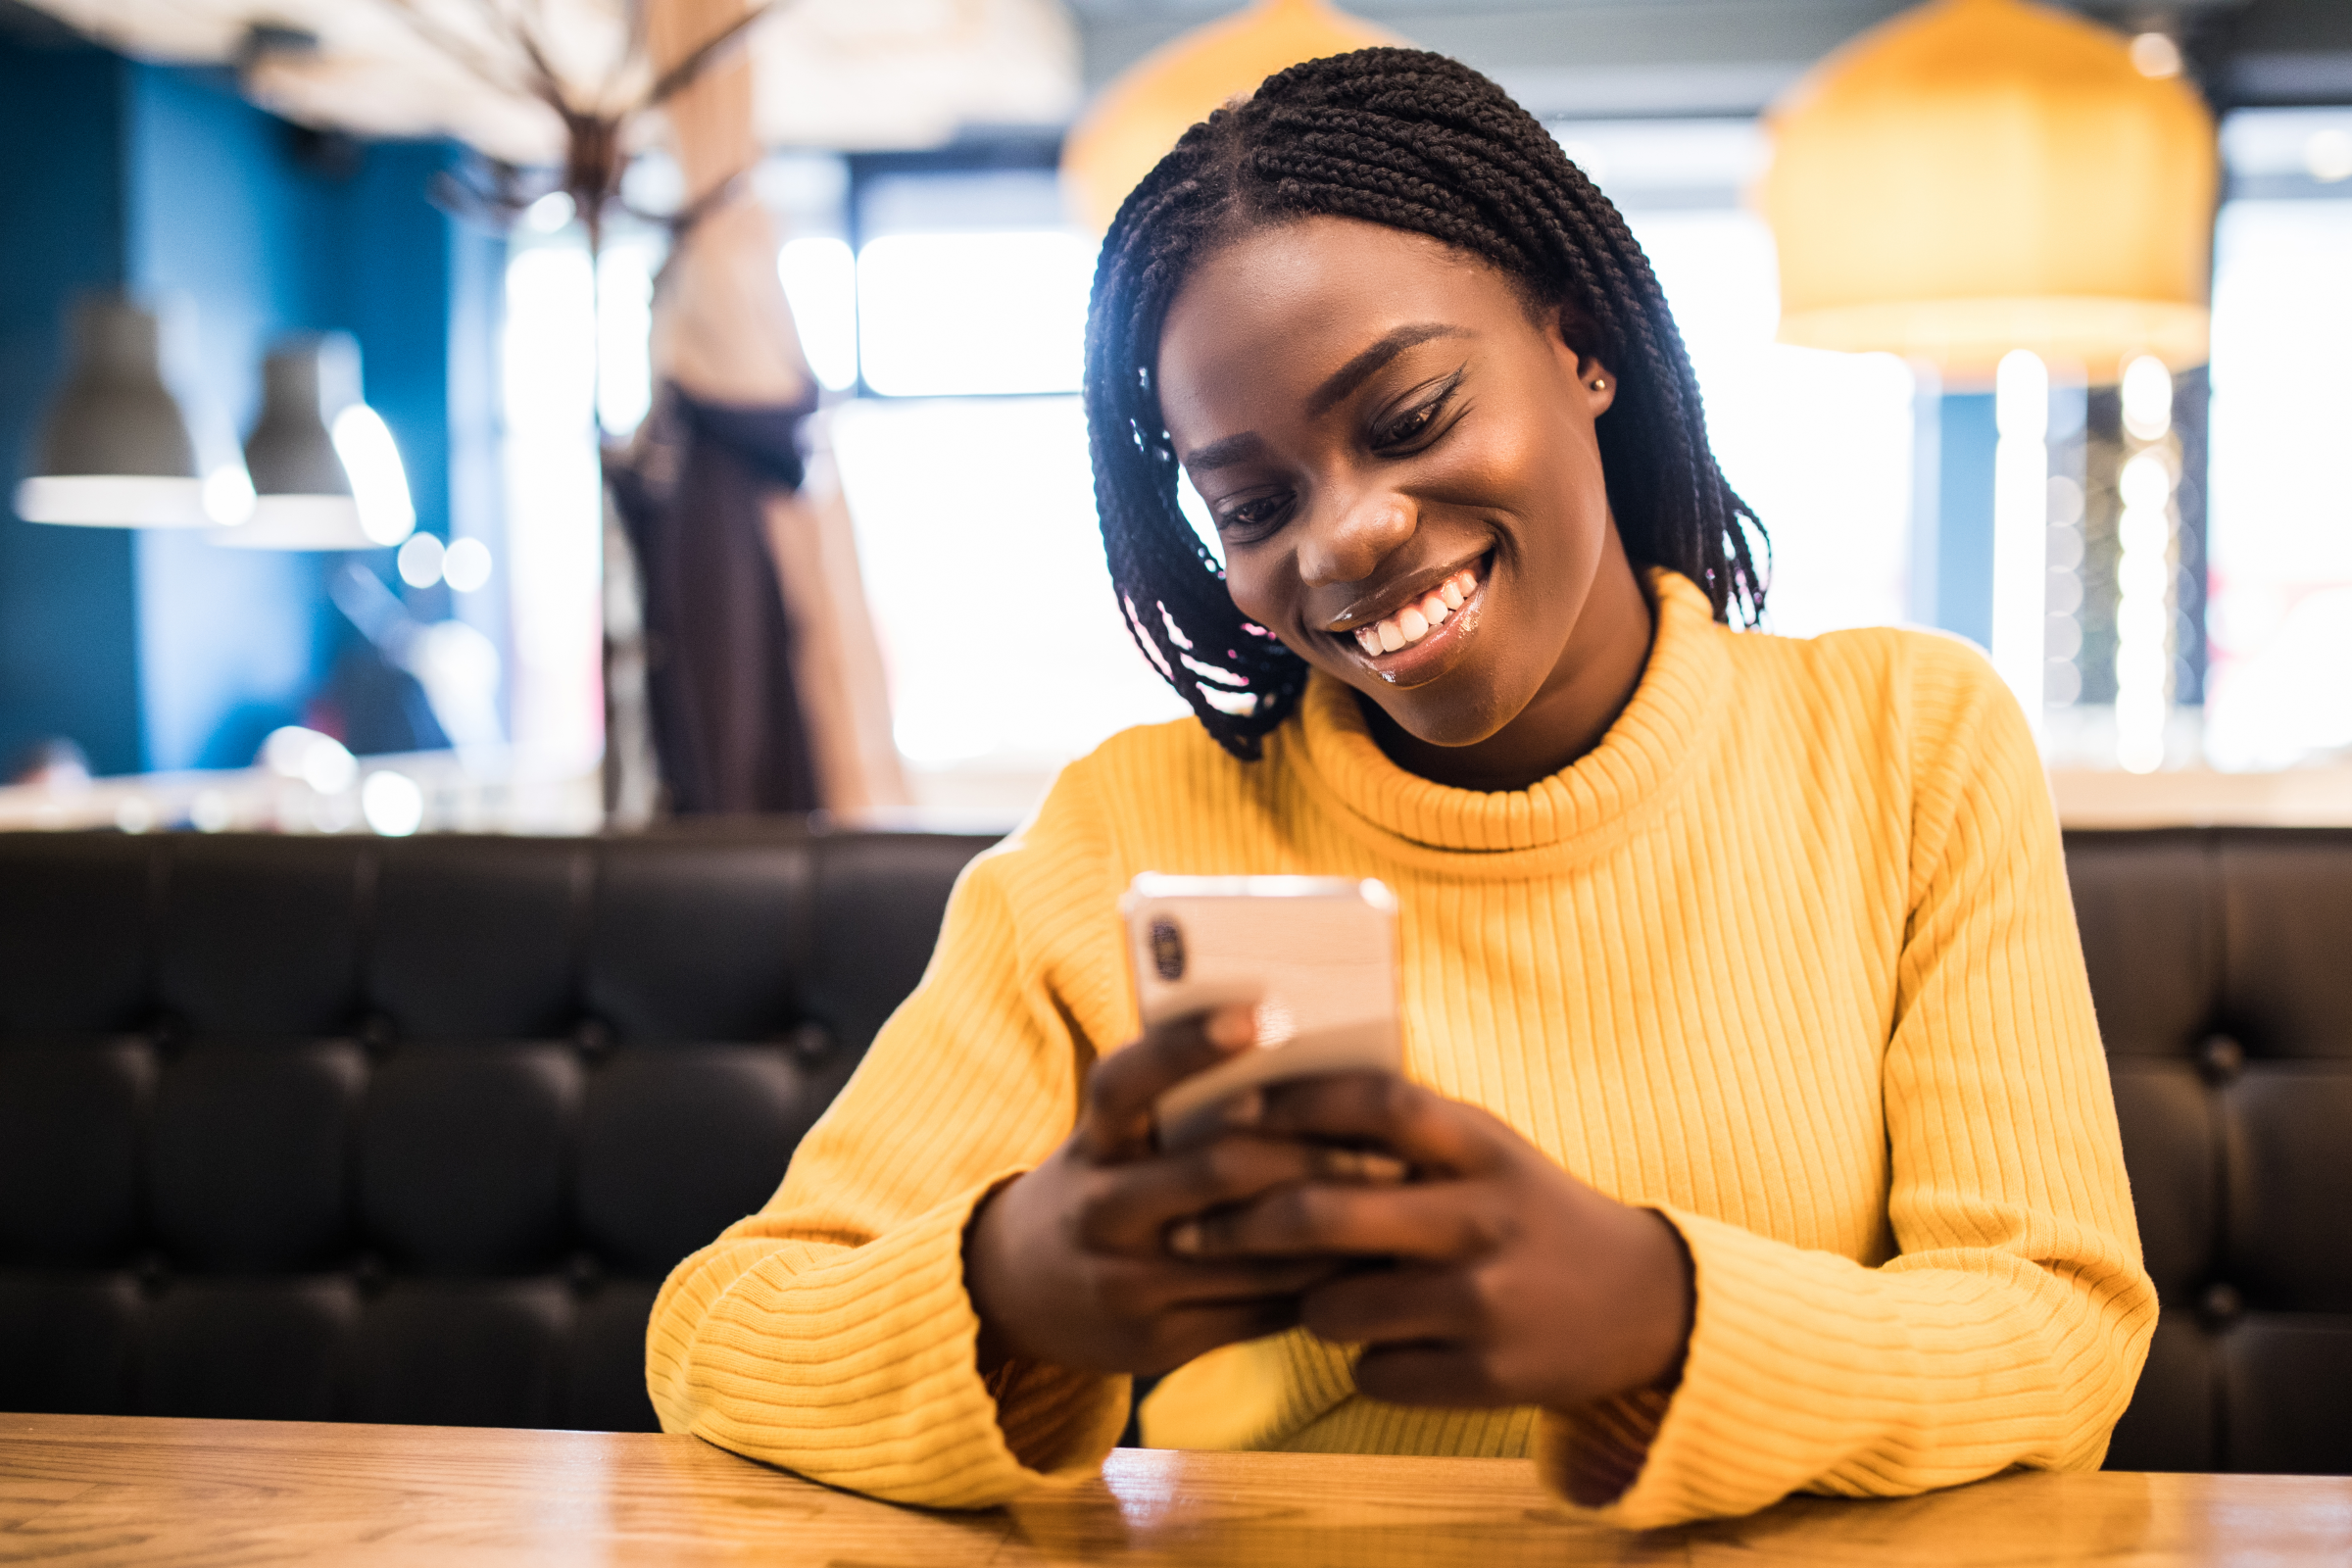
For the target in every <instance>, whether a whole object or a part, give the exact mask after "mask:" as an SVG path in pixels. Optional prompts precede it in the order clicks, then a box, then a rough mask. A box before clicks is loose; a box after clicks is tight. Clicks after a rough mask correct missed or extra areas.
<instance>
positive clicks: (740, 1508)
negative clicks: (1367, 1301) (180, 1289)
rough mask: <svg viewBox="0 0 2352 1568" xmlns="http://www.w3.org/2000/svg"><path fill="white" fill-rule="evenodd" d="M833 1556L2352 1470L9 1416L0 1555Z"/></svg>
mask: <svg viewBox="0 0 2352 1568" xmlns="http://www.w3.org/2000/svg"><path fill="white" fill-rule="evenodd" d="M305 1560H317V1561H321V1562H330V1563H335V1564H346V1563H348V1564H359V1565H370V1564H386V1563H430V1564H436V1565H442V1564H446V1565H452V1568H468V1565H474V1564H492V1563H500V1564H503V1563H526V1562H527V1563H532V1564H540V1563H559V1564H560V1563H575V1562H576V1563H620V1562H649V1563H702V1562H757V1563H760V1564H803V1563H806V1564H826V1565H831V1568H929V1565H933V1564H938V1565H948V1564H981V1563H986V1564H990V1565H993V1568H1033V1565H1040V1564H1051V1563H1075V1562H1101V1561H1105V1560H1109V1561H1127V1562H1135V1563H1152V1564H1162V1565H1175V1564H1193V1563H1198V1564H1203V1565H1206V1564H1216V1565H1219V1568H1225V1565H1234V1568H1248V1565H1251V1564H1261V1563H1262V1564H1267V1565H1270V1568H1316V1565H1324V1564H1328V1565H1333V1568H1338V1565H1342V1564H1348V1565H1355V1564H1362V1565H1366V1568H1374V1565H1396V1568H1407V1565H1411V1568H1421V1565H1424V1564H1432V1565H1440V1568H1444V1565H1450V1564H1460V1565H1464V1568H1509V1565H1512V1564H1517V1563H1543V1564H1545V1565H1546V1568H1557V1565H1562V1564H1576V1563H1642V1564H1684V1563H1689V1564H1717V1563H1720V1564H1726V1565H1731V1564H1740V1565H1750V1564H1796V1563H1803V1564H1824V1565H1830V1564H1841V1563H1851V1564H1870V1565H1872V1568H1879V1565H1884V1564H1902V1563H1936V1564H1951V1563H1967V1564H1980V1565H1985V1564H2006V1563H2017V1564H2034V1565H2036V1568H2039V1565H2043V1564H2064V1563H2090V1562H2096V1563H2099V1564H2102V1565H2119V1564H2171V1563H2254V1562H2260V1563H2266V1564H2276V1563H2304V1562H2309V1563H2328V1564H2343V1563H2347V1562H2352V1480H2344V1479H2337V1478H2307V1477H2291V1476H2168V1475H2133V1474H2100V1475H2080V1476H2047V1475H2017V1476H2008V1477H2003V1478H2001V1479H1999V1480H1995V1481H1987V1482H1983V1483H1980V1484H1978V1485H1976V1486H1973V1487H1967V1488H1963V1489H1961V1490H1959V1491H1956V1492H1946V1493H1939V1494H1936V1495H1932V1496H1927V1497H1916V1498H1908V1499H1904V1500H1899V1501H1892V1502H1833V1501H1828V1500H1825V1499H1821V1498H1811V1497H1800V1498H1794V1499H1791V1500H1790V1501H1789V1502H1785V1503H1783V1504H1781V1505H1780V1506H1779V1507H1777V1508H1773V1509H1771V1510H1769V1511H1767V1512H1765V1513H1761V1514H1758V1515H1756V1516H1754V1517H1753V1518H1749V1519H1742V1520H1737V1521H1732V1522H1728V1523H1717V1524H1707V1525H1694V1526H1691V1527H1688V1528H1685V1529H1680V1530H1666V1531H1656V1532H1652V1533H1650V1534H1647V1535H1633V1534H1628V1533H1625V1532H1621V1531H1610V1530H1602V1529H1598V1528H1596V1527H1594V1526H1593V1525H1590V1524H1586V1523H1583V1522H1581V1521H1578V1520H1575V1519H1572V1518H1570V1517H1569V1516H1568V1514H1567V1513H1566V1512H1565V1511H1564V1510H1563V1509H1562V1508H1561V1507H1560V1506H1559V1505H1558V1504H1557V1503H1556V1502H1555V1501H1554V1500H1553V1499H1552V1498H1551V1497H1550V1496H1548V1495H1546V1494H1545V1493H1544V1492H1543V1491H1542V1489H1540V1488H1539V1487H1538V1486H1537V1484H1536V1478H1535V1472H1534V1469H1533V1467H1532V1466H1530V1465H1528V1464H1527V1463H1525V1462H1523V1461H1518V1460H1507V1459H1397V1458H1371V1457H1332V1456H1325V1455H1315V1454H1264V1453H1259V1454H1244V1453H1179V1452H1172V1451H1164V1450H1156V1449H1143V1448H1130V1449H1121V1450H1120V1451H1119V1452H1118V1453H1116V1454H1114V1455H1113V1456H1112V1458H1111V1461H1110V1463H1109V1464H1108V1466H1106V1467H1105V1470H1104V1474H1103V1479H1102V1480H1101V1481H1100V1482H1095V1483H1090V1484H1088V1485H1086V1486H1084V1487H1082V1488H1078V1489H1074V1490H1072V1491H1069V1492H1067V1493H1062V1494H1058V1495H1054V1496H1051V1497H1045V1498H1040V1499H1038V1500H1035V1501H1031V1502H1024V1503H1020V1504H1016V1505H1015V1506H1013V1507H1010V1508H1005V1509H1001V1510H996V1511H992V1512H988V1513H975V1514H943V1513H925V1512H920V1511H918V1510H915V1509H910V1508H894V1507H891V1506H889V1505H887V1504H884V1503H878V1502H870V1501H867V1500H866V1499H864V1498H862V1497H855V1496H851V1495H847V1494H845V1493H839V1492H832V1491H828V1490H827V1489H825V1488H823V1487H819V1486H815V1485H812V1484H810V1483H809V1482H806V1481H802V1480H799V1479H797V1478H795V1477H793V1476H789V1475H785V1474H783V1473H781V1472H779V1471H776V1470H771V1469H768V1468H766V1467H765V1466H762V1465H758V1464H753V1463H751V1462H750V1461H748V1460H744V1459H739V1458H736V1457H735V1456H733V1455H732V1454H728V1453H722V1452H721V1451H719V1450H718V1449H716V1448H712V1447H710V1446H707V1445H705V1444H702V1443H699V1442H696V1441H695V1440H694V1439H691V1438H668V1437H650V1436H643V1435H638V1434H615V1433H594V1432H497V1431H472V1430H464V1429H458V1428H449V1427H366V1426H312V1425H304V1424H296V1423H277V1422H263V1421H175V1420H163V1419H152V1418H143V1417H106V1416H23V1415H18V1416H0V1562H28V1561H38V1562H43V1563H73V1564H83V1563H108V1562H137V1563H171V1564H177V1565H186V1568H199V1565H204V1568H210V1565H218V1564H229V1563H285V1562H298V1561H305Z"/></svg>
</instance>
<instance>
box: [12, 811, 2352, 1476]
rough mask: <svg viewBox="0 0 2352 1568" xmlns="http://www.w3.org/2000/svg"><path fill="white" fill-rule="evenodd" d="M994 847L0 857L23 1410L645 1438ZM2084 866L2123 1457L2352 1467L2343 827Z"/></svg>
mask: <svg viewBox="0 0 2352 1568" xmlns="http://www.w3.org/2000/svg"><path fill="white" fill-rule="evenodd" d="M986 843H987V840H985V839H982V838H970V837H950V836H932V835H919V834H860V833H833V834H825V833H815V834H811V833H805V832H802V831H800V830H798V829H796V828H792V827H788V826H777V827H773V828H756V829H755V828H747V829H741V830H726V831H722V832H719V833H715V834H713V833H694V834H679V835H675V836H669V835H657V836H649V837H643V838H634V839H621V838H616V839H597V840H577V839H572V840H553V839H550V840H529V839H484V838H430V839H415V840H408V841H380V840H370V839H359V838H316V839H275V838H250V837H220V838H205V837H193V836H169V837H155V838H123V837H117V836H112V835H100V836H78V835H76V836H49V835H6V836H0V1409H15V1410H66V1411H89V1412H107V1411H135V1412H149V1413H159V1414H184V1415H215V1416H261V1417H281V1418H296V1419H345V1420H366V1421H397V1422H433V1423H445V1424H458V1425H505V1426H571V1427H599V1428H613V1429H635V1428H645V1427H650V1426H651V1425H652V1422H653V1412H652V1409H651V1408H650V1406H649V1405H648V1404H647V1401H646V1397H645V1393H644V1387H643V1381H642V1371H641V1368H642V1343H643V1333H644V1324H645V1318H646V1313H647V1309H648V1308H649V1307H650V1305H651V1303H652V1300H653V1297H654V1292H655V1290H656V1288H657V1287H658V1286H659V1284H660V1282H661V1280H662V1277H663V1275H664V1274H665V1273H666V1272H667V1271H668V1269H669V1267H670V1266H671V1265H672V1264H673V1263H675V1262H676V1261H677V1260H678V1259H679V1258H680V1257H682V1256H684V1255H685V1254H686V1253H687V1252H688V1251H691V1250H693V1249H694V1248H696V1247H698V1246H700V1245H701V1244H702V1243H704V1242H706V1241H708V1240H709V1239H710V1238H711V1236H713V1235H715V1234H716V1233H717V1231H718V1230H719V1229H720V1228H721V1227H722V1226H723V1225H725V1224H726V1223H727V1222H729V1221H730V1220H732V1219H734V1218H736V1217H737V1216H739V1215H741V1214H743V1213H745V1212H747V1211H749V1210H751V1209H753V1208H756V1207H758V1206H759V1204H760V1202H762V1201H764V1200H765V1199H766V1198H767V1196H768V1194H769V1193H770V1192H771V1191H772V1190H773V1189H774V1187H775V1184H776V1181H777V1179H778V1177H779V1176H780V1175H781V1173H782V1171H783V1169H784V1165H785V1162H786V1161H787V1159H788V1158H789V1157H790V1154H791V1152H792V1149H793V1147H794V1145H795V1144H796V1143H797V1142H798V1140H799V1139H800V1136H801V1134H802V1133H803V1132H804V1131H805V1130H806V1129H807V1128H808V1127H809V1123H810V1122H811V1121H813V1120H814V1119H815V1117H816V1116H817V1114H818V1113H819V1112H820V1111H822V1110H823V1108H824V1106H825V1104H826V1103H828V1102H829V1101H830V1099H831V1098H832V1096H833V1094H834V1093H835V1092H836V1091H837V1090H838V1089H839V1088H840V1086H841V1084H842V1083H843V1082H844V1080H845V1079H846V1078H847V1077H848V1075H849V1072H850V1070H851V1068H852V1067H853V1066H855V1064H856V1062H857V1060H858V1056H859V1054H861V1053H862V1052H863V1051H864V1049H865V1047H866V1045H867V1043H868V1042H869V1041H870V1040H871V1039H872V1038H873V1034H874V1031H875V1029H876V1028H877V1027H878V1026H879V1025H880V1024H881V1022H882V1020H883V1018H884V1017H885V1016H886V1015H887V1014H888V1013H889V1011H890V1009H891V1007H892V1006H893V1005H896V1003H897V1002H898V1000H899V999H900V998H901V997H902V996H904V995H905V994H906V992H907V990H908V989H909V988H910V987H911V986H912V985H913V984H914V981H915V979H916V977H917V976H918V975H919V974H920V973H921V970H922V966H923V962H924V960H925V958H926V957H927V956H928V955H929V952H930V947H931V943H932V939H933V937H934V935H935V934H936V931H937V928H938V923H939V915H940V910H941V907H942V906H943V904H944V903H945V900H946V897H947V893H948V888H949V886H950V884H951V883H952V882H953V880H954V878H955V876H956V871H957V870H958V869H960V867H961V866H962V865H963V863H964V862H965V861H966V860H967V859H968V858H970V857H971V856H972V855H974V854H975V853H977V852H978V851H979V849H981V848H982V847H983V846H984V845H985V844H986ZM2068 857H2069V863H2070V866H2071V869H2072V873H2073V877H2074V885H2075V896H2076V904H2077V907H2078V910H2079V912H2080V914H2081V918H2082V934H2083V946H2084V951H2085V953H2086V955H2087V956H2088V958H2089V962H2090V974H2091V985H2092V989H2093V991H2094V993H2095V994H2096V997H2097V1001H2098V1007H2099V1016H2100V1022H2101V1025H2102V1027H2103V1030H2104V1032H2105V1036H2106V1040H2107V1045H2108V1050H2109V1053H2110V1055H2111V1058H2112V1060H2113V1063H2114V1067H2115V1083H2116V1099H2117V1103H2118V1106H2119V1109H2120V1111H2121V1113H2122V1118H2123V1127H2124V1141H2125V1152H2126V1154H2127V1157H2128V1158H2129V1160H2130V1162H2131V1175H2132V1186H2133V1192H2134V1196H2135V1198H2136V1200H2137V1202H2138V1206H2139V1216H2140V1225H2141V1231H2142V1235H2143V1238H2144V1240H2145V1243H2146V1247H2147V1254H2148V1262H2149V1267H2150V1269H2151V1270H2152V1272H2153V1273H2154V1274H2155V1277H2156V1280H2157V1283H2158V1285H2159V1287H2160V1289H2161V1290H2162V1292H2163V1298H2164V1307H2165V1311H2164V1320H2163V1324H2162V1327H2161V1328H2160V1329H2159V1331H2158V1334H2157V1339H2156V1344H2155V1348H2154V1351H2153V1353H2152V1355H2151V1357H2150V1360H2149V1363H2148V1370H2147V1374H2146V1376H2145V1377H2144V1378H2143V1379H2142V1380H2141V1384H2140V1389H2139V1394H2138V1397H2137V1398H2136V1399H2135V1401H2134V1402H2133V1405H2132V1407H2131V1412H2130V1413H2129V1414H2128V1415H2127V1416H2126V1417H2125V1419H2124V1423H2123V1425H2122V1427H2121V1428H2120V1429H2119V1430H2118V1433H2117V1437H2116V1442H2115V1446H2114V1450H2113V1453H2112V1454H2111V1456H2110V1459H2109V1463H2110V1464H2111V1465H2112V1466H2114V1467H2117V1468H2144V1469H2189V1470H2240V1471H2245V1470H2255V1471H2303V1472H2339V1473H2340V1472H2352V1414H2348V1413H2347V1412H2352V833H2335V832H2316V831H2315V832H2293V831H2256V830H2216V831H2180V832H2160V833H2133V834H2127V833H2113V834H2076V835H2072V836H2070V838H2069V841H2068Z"/></svg>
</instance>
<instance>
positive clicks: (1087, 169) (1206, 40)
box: [1061, 0, 1404, 234]
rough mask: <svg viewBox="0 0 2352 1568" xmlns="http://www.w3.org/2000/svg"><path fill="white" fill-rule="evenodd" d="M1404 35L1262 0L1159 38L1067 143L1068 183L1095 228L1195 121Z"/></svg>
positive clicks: (1075, 205) (1285, 0)
mask: <svg viewBox="0 0 2352 1568" xmlns="http://www.w3.org/2000/svg"><path fill="white" fill-rule="evenodd" d="M1403 42H1404V40H1403V39H1402V38H1399V37H1398V36H1397V34H1395V33H1393V32H1391V31H1389V30H1388V29H1387V28H1386V27H1376V26H1374V25H1372V24H1371V23H1369V22H1364V21H1360V20H1358V19H1357V18H1355V17H1351V16H1348V14H1347V13H1345V12H1342V11H1335V10H1333V9H1332V8H1331V7H1330V6H1329V5H1327V4H1325V3H1324V0H1258V3H1257V4H1255V5H1253V6H1250V8H1249V9H1248V10H1246V11H1242V12H1240V13H1238V14H1236V15H1234V16H1230V17H1226V18H1224V19H1223V20H1222V21H1218V22H1212V23H1210V24H1208V25H1206V26H1203V27H1198V28H1195V29H1194V30H1193V31H1191V32H1188V33H1186V34H1184V35H1183V36H1182V37H1180V38H1176V39H1174V40H1172V41H1171V42H1168V43H1165V44H1162V45H1161V46H1160V47H1159V48H1157V49H1155V50H1153V51H1152V53H1151V54H1149V55H1147V56H1145V57H1144V58H1143V59H1142V60H1140V61H1138V62H1137V63H1136V64H1135V65H1134V66H1132V67H1130V68H1129V69H1128V70H1127V71H1126V72H1125V73H1123V74H1122V75H1120V77H1119V78H1118V79H1117V80H1116V81H1113V82H1112V83H1111V84H1110V85H1109V86H1107V87H1105V88H1103V93H1102V95H1101V96H1100V97H1098V98H1097V99H1096V100H1095V102H1094V105H1093V107H1092V108H1090V109H1089V110H1088V111H1087V112H1086V114H1085V115H1084V116H1083V117H1082V118H1081V119H1080V120H1079V122H1078V123H1077V125H1076V126H1074V127H1073V128H1072V129H1071V131H1070V135H1069V139H1068V140H1067V141H1066V142H1064V143H1063V144H1062V155H1061V177H1062V186H1063V189H1064V190H1065V191H1067V192H1068V195H1069V200H1070V205H1071V208H1072V209H1073V210H1074V211H1075V212H1076V214H1077V216H1078V218H1079V219H1080V220H1081V221H1083V222H1085V223H1086V224H1088V225H1089V226H1090V227H1092V228H1093V229H1094V231H1095V232H1096V233H1098V234H1099V233H1101V232H1102V231H1103V230H1104V229H1106V228H1108V227H1109V226H1110V221H1111V219H1112V218H1114V217H1116V216H1117V214H1118V210H1119V203H1121V202H1123V201H1125V200H1126V199H1127V193H1128V192H1129V191H1131V190H1133V189H1135V187H1136V185H1137V184H1138V183H1140V182H1141V181H1142V179H1143V177H1144V176H1145V175H1146V174H1149V173H1150V172H1152V165H1154V164H1156V163H1158V162H1159V161H1160V159H1161V158H1163V157H1165V156H1166V155H1167V151H1168V149H1169V148H1171V147H1173V146H1175V145H1176V138H1177V137H1179V136H1182V135H1183V134H1184V133H1185V131H1186V130H1187V129H1188V128H1189V127H1190V126H1192V125H1193V123H1195V122H1197V121H1201V120H1206V119H1207V118H1208V116H1209V112H1210V111H1211V110H1214V109H1216V108H1218V107H1219V106H1221V105H1222V104H1224V103H1225V102H1226V100H1228V99H1230V98H1232V97H1233V96H1234V95H1235V94H1237V93H1246V92H1250V91H1253V90H1254V89H1255V88H1256V86H1257V84H1258V83H1259V82H1261V81H1263V80H1265V79H1266V78H1267V77H1268V76H1270V75H1272V74H1273V73H1275V72H1277V71H1281V70H1283V69H1284V68H1285V67H1288V66H1295V65H1297V64H1299V62H1300V61H1301V60H1319V59H1321V58H1322V57H1323V56H1325V55H1339V54H1346V53H1348V51H1350V50H1354V49H1369V48H1372V47H1374V46H1375V45H1378V44H1401V43H1403Z"/></svg>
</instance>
